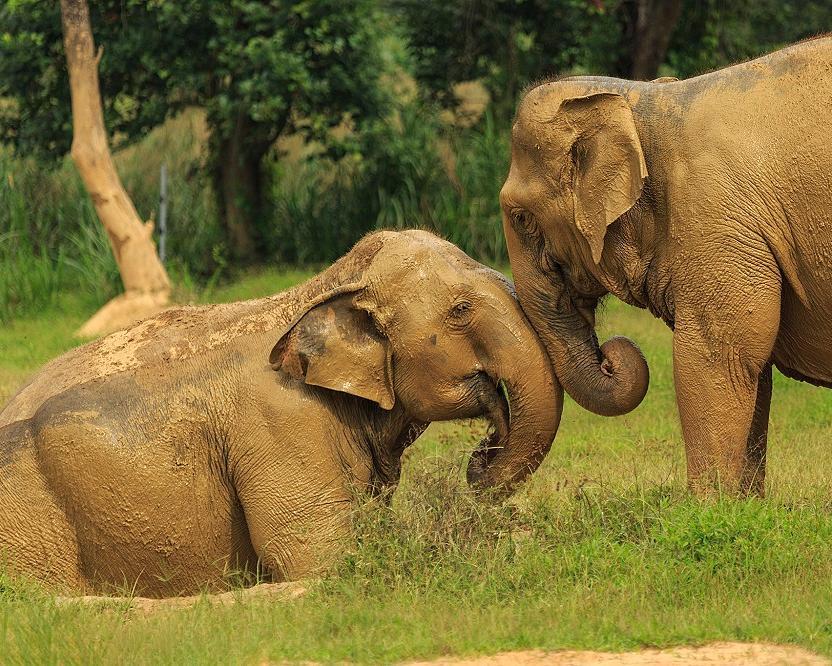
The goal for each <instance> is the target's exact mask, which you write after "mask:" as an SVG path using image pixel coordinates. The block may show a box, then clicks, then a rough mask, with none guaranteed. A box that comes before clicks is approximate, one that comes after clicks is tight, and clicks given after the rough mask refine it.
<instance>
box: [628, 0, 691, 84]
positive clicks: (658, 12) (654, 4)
mask: <svg viewBox="0 0 832 666" xmlns="http://www.w3.org/2000/svg"><path fill="white" fill-rule="evenodd" d="M623 11H624V13H625V16H624V39H625V41H626V43H628V44H629V45H630V48H629V49H627V51H626V53H625V54H624V57H623V62H622V63H621V68H620V69H621V75H622V76H625V77H629V78H631V79H637V80H640V81H646V80H649V79H654V78H656V75H657V74H658V72H659V66H660V65H661V64H662V62H664V58H665V56H666V55H667V48H668V46H670V38H671V36H672V35H673V30H674V29H675V28H676V24H677V23H678V22H679V17H680V16H681V14H682V0H634V1H633V2H630V3H624V5H623Z"/></svg>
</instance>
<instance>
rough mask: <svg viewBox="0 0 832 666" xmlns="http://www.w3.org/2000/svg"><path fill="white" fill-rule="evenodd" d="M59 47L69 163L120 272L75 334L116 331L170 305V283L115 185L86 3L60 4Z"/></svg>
mask: <svg viewBox="0 0 832 666" xmlns="http://www.w3.org/2000/svg"><path fill="white" fill-rule="evenodd" d="M61 18H62V23H63V30H64V48H65V50H66V62H67V67H68V70H69V87H70V94H71V97H72V152H71V155H72V160H73V161H74V162H75V166H76V167H77V168H78V171H79V173H80V174H81V179H82V180H83V181H84V186H85V187H86V189H87V191H88V192H89V195H90V198H91V199H92V202H93V205H94V206H95V212H96V214H97V215H98V219H99V220H101V224H103V225H104V229H105V230H106V232H107V236H108V237H109V239H110V246H111V247H112V249H113V254H114V256H115V259H116V263H117V264H118V268H119V271H120V272H121V279H122V282H123V283H124V294H122V295H120V296H117V297H116V298H114V299H113V300H111V301H110V302H109V303H107V304H106V305H105V306H104V307H103V308H101V309H100V310H99V311H98V312H97V313H96V314H95V315H93V317H92V318H91V319H90V320H89V321H88V322H87V323H86V324H84V326H82V327H81V329H80V330H79V331H78V334H79V335H82V336H92V335H99V334H102V333H106V332H110V331H114V330H118V329H121V328H124V327H126V326H128V325H129V324H131V323H133V322H134V321H137V320H139V319H142V318H144V317H147V316H149V315H151V314H153V313H155V312H158V311H159V310H161V309H162V308H163V307H165V306H166V305H167V304H168V302H169V300H170V281H169V280H168V276H167V273H166V272H165V269H164V266H162V263H161V261H159V257H158V255H157V254H156V246H155V245H154V243H153V238H152V233H153V223H152V222H147V223H143V222H142V220H141V219H140V218H139V215H138V213H137V212H136V208H135V207H134V206H133V202H132V201H131V200H130V197H129V196H128V194H127V192H126V191H125V190H124V187H123V186H122V184H121V179H120V178H119V176H118V172H117V171H116V167H115V164H114V163H113V159H112V156H111V155H110V149H109V146H108V143H107V131H106V129H105V127H104V114H103V112H102V107H101V92H100V89H99V84H98V61H99V59H100V54H99V55H98V56H96V54H95V44H94V43H93V38H92V29H91V27H90V16H89V9H88V7H87V3H86V0H61Z"/></svg>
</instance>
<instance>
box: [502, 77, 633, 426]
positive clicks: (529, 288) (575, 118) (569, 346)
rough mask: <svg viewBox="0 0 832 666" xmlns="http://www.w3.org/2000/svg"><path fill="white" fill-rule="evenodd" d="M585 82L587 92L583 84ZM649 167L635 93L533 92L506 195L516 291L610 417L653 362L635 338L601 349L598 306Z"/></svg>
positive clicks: (575, 379) (574, 378)
mask: <svg viewBox="0 0 832 666" xmlns="http://www.w3.org/2000/svg"><path fill="white" fill-rule="evenodd" d="M581 88H583V90H581ZM646 177H647V167H646V165H645V161H644V155H643V153H642V148H641V143H640V140H639V136H638V133H637V131H636V126H635V122H634V119H633V114H632V111H631V108H630V106H629V104H628V102H627V100H626V99H625V98H624V97H622V96H621V95H618V94H612V93H605V92H602V93H590V94H587V93H586V84H582V85H579V84H577V83H571V82H570V81H569V80H565V81H561V82H556V83H551V84H544V85H541V86H539V87H537V88H534V89H532V90H531V91H530V92H529V93H528V94H527V95H526V97H525V98H524V100H523V101H522V103H521V105H520V108H519V110H518V112H517V117H516V119H515V124H514V126H513V128H512V143H511V168H510V171H509V174H508V177H507V179H506V182H505V184H504V185H503V188H502V190H501V192H500V204H501V207H502V210H503V228H504V231H505V236H506V242H507V246H508V253H509V258H510V260H511V266H512V271H513V273H514V280H515V283H516V286H517V294H518V297H519V299H520V303H521V304H522V306H523V310H524V311H525V312H526V314H527V315H528V317H529V319H530V321H531V323H532V325H533V326H534V328H535V330H536V331H537V333H538V334H539V335H540V337H541V339H542V341H543V343H544V345H545V346H546V350H547V352H548V354H549V357H550V358H551V360H552V364H553V365H554V367H555V371H556V373H557V375H558V378H559V379H560V381H561V382H562V384H563V387H564V389H566V391H567V392H568V393H569V394H570V395H571V396H572V397H573V398H574V399H575V401H576V402H577V403H578V404H580V405H581V406H583V407H584V408H586V409H589V410H590V411H593V412H595V413H598V414H604V415H608V416H612V415H618V414H624V413H626V412H628V411H630V410H631V409H633V408H635V407H636V406H637V405H638V404H639V403H640V402H641V399H642V398H643V397H644V394H645V393H646V391H647V385H648V382H649V379H648V369H647V364H646V362H645V361H644V357H643V356H642V354H641V351H640V350H639V349H638V347H636V346H635V345H634V344H633V343H632V342H631V341H630V340H628V339H627V338H622V337H616V338H613V339H611V340H609V341H607V342H606V343H605V344H604V345H603V346H602V347H599V345H598V340H597V337H596V335H595V329H594V326H595V308H596V306H597V304H598V300H599V298H600V297H602V296H603V295H604V294H606V293H607V292H608V291H609V290H610V289H611V287H610V279H609V277H608V275H609V274H608V273H607V272H605V271H604V270H603V269H602V267H601V265H602V264H603V263H604V262H605V261H607V260H608V259H609V257H608V255H607V252H611V253H613V254H614V251H615V249H616V248H610V247H609V245H610V243H609V242H608V243H606V244H605V238H606V236H607V228H608V227H609V226H610V225H611V224H613V223H614V222H615V221H616V220H617V219H618V218H619V217H620V216H621V215H622V214H624V213H625V212H627V211H628V210H629V209H630V208H631V207H633V206H634V205H635V203H636V201H637V200H638V199H639V197H640V196H641V194H642V187H643V183H644V181H645V179H646Z"/></svg>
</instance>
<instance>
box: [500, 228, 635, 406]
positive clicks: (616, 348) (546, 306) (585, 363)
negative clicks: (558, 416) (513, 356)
mask: <svg viewBox="0 0 832 666" xmlns="http://www.w3.org/2000/svg"><path fill="white" fill-rule="evenodd" d="M503 226H504V229H505V232H506V240H507V243H508V249H509V256H510V258H511V265H512V269H513V271H514V275H515V280H516V285H517V294H518V297H519V299H520V303H521V305H522V306H523V310H524V311H525V313H526V316H528V318H529V320H530V321H531V323H532V326H534V328H535V330H536V331H537V334H538V335H539V336H540V339H541V341H542V342H543V345H544V346H545V348H546V352H547V354H548V356H549V358H550V359H551V361H552V365H553V366H554V368H555V373H556V374H557V377H558V380H559V381H560V383H561V384H562V385H563V388H564V389H565V390H566V392H567V393H568V394H569V395H570V396H571V397H572V399H573V400H575V402H577V403H578V404H579V405H580V406H581V407H583V408H584V409H587V410H589V411H591V412H594V413H595V414H601V415H602V416H619V415H621V414H626V413H627V412H629V411H631V410H633V409H635V408H636V407H638V405H639V403H640V402H641V400H642V398H644V395H645V393H647V387H648V385H649V383H650V373H649V370H648V367H647V362H646V361H645V360H644V356H643V355H642V353H641V350H640V349H639V348H638V347H637V346H636V345H635V344H634V343H633V342H632V341H631V340H629V339H628V338H624V337H614V338H611V339H610V340H608V341H607V342H605V343H604V344H603V345H601V346H599V344H598V338H597V337H596V335H595V330H594V329H593V327H592V325H591V324H590V322H589V321H587V319H586V318H585V317H584V316H582V315H581V313H580V312H579V311H578V309H577V308H576V307H575V305H574V303H572V301H571V300H570V299H569V297H568V295H567V293H566V286H565V285H564V284H562V282H561V278H560V276H556V275H553V274H550V273H548V272H545V271H544V270H543V269H542V268H541V267H540V266H539V265H538V263H537V262H536V261H535V260H534V259H533V258H530V257H529V256H528V252H527V251H526V250H527V249H528V248H523V247H522V246H521V245H520V242H519V239H518V238H517V236H516V235H515V232H514V231H513V229H512V228H511V225H510V224H504V225H503Z"/></svg>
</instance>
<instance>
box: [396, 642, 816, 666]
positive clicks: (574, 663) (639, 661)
mask: <svg viewBox="0 0 832 666" xmlns="http://www.w3.org/2000/svg"><path fill="white" fill-rule="evenodd" d="M830 663H832V662H830V661H829V660H827V659H824V658H823V657H821V656H820V655H816V654H813V653H812V652H809V651H808V650H804V649H803V648H799V647H795V646H793V645H774V644H771V643H728V642H724V643H709V644H707V645H702V646H699V647H675V648H667V649H664V650H657V649H647V650H639V651H637V652H590V651H578V650H566V651H558V652H542V651H540V650H528V651H522V652H503V653H500V654H496V655H493V656H490V657H473V658H443V659H437V660H435V661H419V662H409V663H408V664H407V666H437V665H438V664H448V666H588V665H589V664H610V665H612V664H616V665H619V664H620V665H623V666H648V665H649V666H681V665H682V664H732V665H736V666H744V665H746V664H748V665H749V666H751V665H752V664H753V665H754V666H769V665H771V666H773V665H774V664H790V665H792V664H794V665H797V664H799V665H807V666H808V665H811V666H814V665H815V664H817V665H820V664H830Z"/></svg>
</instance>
